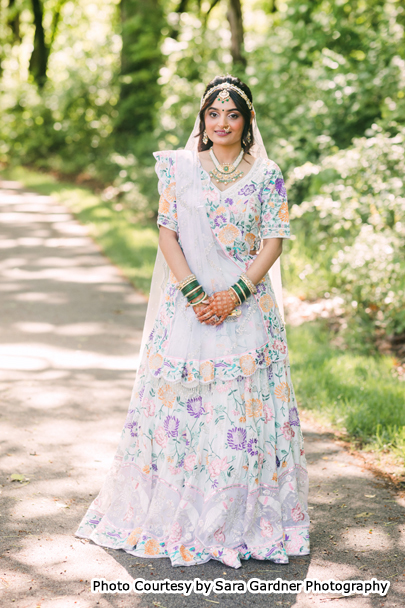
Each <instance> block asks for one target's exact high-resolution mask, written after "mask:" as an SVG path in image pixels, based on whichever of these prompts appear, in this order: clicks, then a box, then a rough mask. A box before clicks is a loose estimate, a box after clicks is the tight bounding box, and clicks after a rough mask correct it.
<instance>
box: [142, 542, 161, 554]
mask: <svg viewBox="0 0 405 608" xmlns="http://www.w3.org/2000/svg"><path fill="white" fill-rule="evenodd" d="M158 553H159V543H158V542H157V540H155V539H154V538H150V539H149V540H147V541H146V543H145V555H158Z"/></svg>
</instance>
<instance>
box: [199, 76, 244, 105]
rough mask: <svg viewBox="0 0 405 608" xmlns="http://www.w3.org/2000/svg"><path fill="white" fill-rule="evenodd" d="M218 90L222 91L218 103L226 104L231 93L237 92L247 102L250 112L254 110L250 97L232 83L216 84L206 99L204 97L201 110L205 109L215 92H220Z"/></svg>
mask: <svg viewBox="0 0 405 608" xmlns="http://www.w3.org/2000/svg"><path fill="white" fill-rule="evenodd" d="M218 90H219V91H220V93H219V94H218V101H221V102H222V103H224V102H225V101H229V91H230V90H231V91H235V92H236V93H237V94H238V95H239V96H240V97H242V99H244V100H245V102H246V105H247V107H248V108H249V110H251V111H252V110H253V104H252V102H251V101H250V99H249V97H248V96H247V95H246V93H245V92H244V91H242V89H240V88H239V87H237V86H236V85H235V84H231V83H230V82H221V84H216V85H215V86H214V87H211V88H210V89H209V90H208V91H207V92H206V94H205V95H204V97H202V99H201V105H200V108H202V107H203V105H204V104H205V102H206V100H207V99H208V97H209V96H210V95H211V94H212V93H213V92H214V91H218Z"/></svg>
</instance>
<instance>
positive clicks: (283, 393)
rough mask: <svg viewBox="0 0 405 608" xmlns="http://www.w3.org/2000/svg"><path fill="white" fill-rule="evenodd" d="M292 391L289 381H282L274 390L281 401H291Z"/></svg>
mask: <svg viewBox="0 0 405 608" xmlns="http://www.w3.org/2000/svg"><path fill="white" fill-rule="evenodd" d="M290 392H291V391H290V387H289V386H288V384H287V382H281V384H279V385H278V386H277V387H276V388H275V390H274V393H275V395H276V397H278V398H279V399H281V401H290Z"/></svg>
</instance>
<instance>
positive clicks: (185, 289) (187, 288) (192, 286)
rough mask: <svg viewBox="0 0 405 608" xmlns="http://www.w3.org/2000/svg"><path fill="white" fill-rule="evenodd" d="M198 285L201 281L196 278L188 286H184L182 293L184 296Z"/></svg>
mask: <svg viewBox="0 0 405 608" xmlns="http://www.w3.org/2000/svg"><path fill="white" fill-rule="evenodd" d="M198 286H199V282H198V281H197V280H195V281H193V282H192V283H189V284H188V285H186V287H183V289H182V290H181V293H182V294H183V296H186V295H187V294H188V293H190V291H193V289H195V288H196V287H198Z"/></svg>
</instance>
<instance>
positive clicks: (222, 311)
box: [187, 290, 239, 326]
mask: <svg viewBox="0 0 405 608" xmlns="http://www.w3.org/2000/svg"><path fill="white" fill-rule="evenodd" d="M238 304H239V302H238V301H237V299H236V296H233V295H232V294H231V293H230V292H229V291H227V290H225V291H216V292H215V293H213V294H212V296H210V297H209V298H208V299H207V300H205V302H203V303H201V304H197V306H193V308H194V312H195V315H196V317H197V319H198V320H199V321H200V323H205V324H206V325H213V326H216V325H220V324H221V323H223V322H224V321H225V319H226V318H227V316H228V315H229V314H230V313H231V312H232V311H233V310H234V308H235V307H236V306H237V305H238ZM187 306H189V304H188V305H187Z"/></svg>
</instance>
